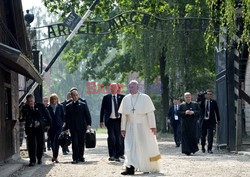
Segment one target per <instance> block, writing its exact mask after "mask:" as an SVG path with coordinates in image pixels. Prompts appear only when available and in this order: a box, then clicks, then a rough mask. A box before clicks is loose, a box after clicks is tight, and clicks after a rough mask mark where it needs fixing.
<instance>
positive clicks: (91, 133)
mask: <svg viewBox="0 0 250 177" xmlns="http://www.w3.org/2000/svg"><path fill="white" fill-rule="evenodd" d="M95 146H96V132H95V130H94V129H90V130H87V132H86V148H95Z"/></svg>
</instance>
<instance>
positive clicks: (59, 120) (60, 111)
mask: <svg viewBox="0 0 250 177" xmlns="http://www.w3.org/2000/svg"><path fill="white" fill-rule="evenodd" d="M47 109H48V111H49V114H50V117H51V128H55V129H58V130H59V129H62V127H63V124H64V122H65V118H64V108H63V105H61V104H58V105H57V106H56V112H55V113H54V111H53V108H52V106H51V105H49V106H48V107H47Z"/></svg>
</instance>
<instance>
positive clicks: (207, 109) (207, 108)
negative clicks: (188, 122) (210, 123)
mask: <svg viewBox="0 0 250 177" xmlns="http://www.w3.org/2000/svg"><path fill="white" fill-rule="evenodd" d="M208 104H209V101H207V105H206V117H208V111H209V105H208Z"/></svg>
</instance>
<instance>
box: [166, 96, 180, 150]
mask: <svg viewBox="0 0 250 177" xmlns="http://www.w3.org/2000/svg"><path fill="white" fill-rule="evenodd" d="M179 107H180V99H177V98H174V99H173V105H172V106H171V107H170V109H169V112H168V120H169V122H170V123H171V126H172V127H173V131H174V141H175V144H176V147H180V144H181V120H180V117H179V116H178V115H177V113H178V110H179Z"/></svg>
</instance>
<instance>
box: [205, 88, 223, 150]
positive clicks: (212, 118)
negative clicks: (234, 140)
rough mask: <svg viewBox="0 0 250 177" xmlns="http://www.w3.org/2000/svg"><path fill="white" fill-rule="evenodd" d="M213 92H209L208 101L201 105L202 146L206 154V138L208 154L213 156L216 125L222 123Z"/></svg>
mask: <svg viewBox="0 0 250 177" xmlns="http://www.w3.org/2000/svg"><path fill="white" fill-rule="evenodd" d="M212 95H213V92H212V91H211V90H207V92H206V94H205V97H206V100H205V101H203V102H202V103H201V105H200V107H201V111H202V116H201V121H200V122H201V132H202V133H201V134H202V135H201V145H202V152H203V153H205V152H206V149H205V144H206V137H207V141H208V147H207V150H208V153H210V154H212V153H213V151H212V147H213V135H214V133H213V132H214V130H215V127H216V124H217V123H219V122H220V114H219V109H218V105H217V102H216V101H215V100H213V99H212Z"/></svg>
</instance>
